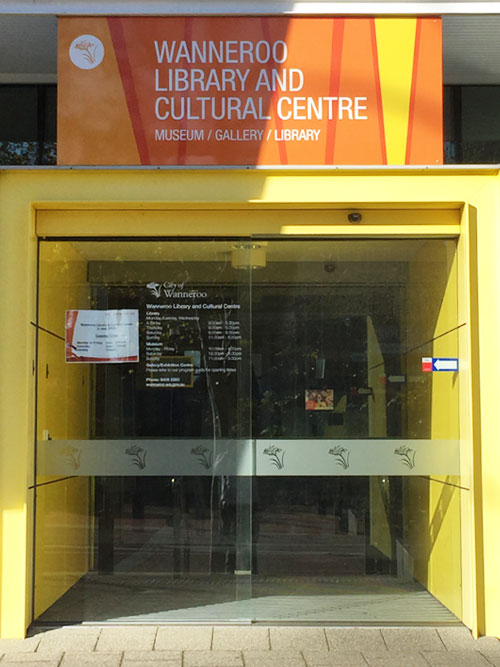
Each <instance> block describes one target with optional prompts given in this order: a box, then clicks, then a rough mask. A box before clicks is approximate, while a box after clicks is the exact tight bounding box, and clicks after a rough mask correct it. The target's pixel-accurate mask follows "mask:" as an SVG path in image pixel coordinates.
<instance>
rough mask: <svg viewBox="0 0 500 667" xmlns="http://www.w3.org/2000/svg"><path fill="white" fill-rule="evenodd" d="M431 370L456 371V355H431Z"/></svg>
mask: <svg viewBox="0 0 500 667" xmlns="http://www.w3.org/2000/svg"><path fill="white" fill-rule="evenodd" d="M432 370H433V371H458V359H457V358H456V357H432Z"/></svg>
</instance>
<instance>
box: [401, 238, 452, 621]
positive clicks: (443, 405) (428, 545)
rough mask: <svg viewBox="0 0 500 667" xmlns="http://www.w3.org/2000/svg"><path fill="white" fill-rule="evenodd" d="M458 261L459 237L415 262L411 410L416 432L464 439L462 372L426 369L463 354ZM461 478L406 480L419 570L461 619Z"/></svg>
mask: <svg viewBox="0 0 500 667" xmlns="http://www.w3.org/2000/svg"><path fill="white" fill-rule="evenodd" d="M457 265H458V262H457V253H456V244H455V242H453V241H448V242H446V243H445V244H443V243H442V242H441V243H437V244H436V243H432V242H427V243H425V244H423V246H422V247H421V249H420V250H419V252H418V254H417V255H416V256H415V258H414V259H413V261H411V262H410V265H409V276H408V286H407V304H408V308H407V329H408V340H407V347H408V349H409V350H412V351H411V352H410V353H409V354H408V355H407V364H408V396H407V413H408V432H409V434H410V435H411V437H414V438H433V439H442V440H458V439H459V438H460V433H459V413H458V410H459V393H458V392H459V383H458V374H455V373H450V372H441V373H438V372H436V373H422V370H421V363H422V357H439V356H442V357H458V356H459V350H458V333H457V327H458V325H459V322H458V319H457V318H458V281H457V278H458V275H457ZM436 337H437V338H436ZM434 338H436V340H433V341H432V339H434ZM426 341H432V342H429V343H427V344H425V343H426ZM414 348H416V349H414ZM409 444H410V445H411V441H409ZM460 481H461V480H460V477H459V476H454V477H452V476H449V477H446V478H445V477H434V478H421V477H416V478H412V477H410V478H408V479H406V480H405V483H406V492H405V497H406V512H405V514H406V516H405V529H406V531H407V534H406V542H407V546H408V549H409V551H410V553H411V555H412V557H413V558H414V565H415V571H414V575H415V577H416V578H417V579H418V580H419V581H420V582H421V583H422V584H423V585H424V586H426V588H428V589H429V591H430V592H431V593H432V594H433V595H435V597H437V598H438V600H440V601H441V602H443V604H445V605H446V606H447V607H448V608H449V609H450V610H451V611H452V612H453V613H454V614H455V615H456V616H458V617H459V618H461V616H462V585H461V583H462V573H461V517H460V491H459V486H460Z"/></svg>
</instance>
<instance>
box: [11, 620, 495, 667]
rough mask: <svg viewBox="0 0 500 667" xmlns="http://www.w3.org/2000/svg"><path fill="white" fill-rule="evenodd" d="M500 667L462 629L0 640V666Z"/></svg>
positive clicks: (60, 632) (123, 630) (76, 629)
mask: <svg viewBox="0 0 500 667" xmlns="http://www.w3.org/2000/svg"><path fill="white" fill-rule="evenodd" d="M22 665H39V666H40V667H87V665H88V666H89V667H93V666H94V665H99V666H101V667H161V666H163V667H362V666H363V667H366V666H368V667H446V666H448V665H450V666H452V667H500V641H499V640H498V639H496V638H494V637H481V638H480V639H477V640H476V639H473V638H472V636H471V634H470V632H469V631H468V630H467V628H464V627H436V628H429V627H422V628H415V627H411V628H410V627H408V628H403V627H397V628H390V627H383V628H371V627H370V628H362V627H353V628H345V627H326V628H323V627H302V626H272V627H265V626H261V625H255V626H235V625H231V626H227V625H226V626H223V625H216V626H208V625H203V626H196V625H162V626H154V625H143V626H138V625H128V626H123V625H122V626H118V625H117V626H111V625H106V626H97V625H95V626H93V625H86V626H71V627H63V628H58V629H51V630H38V629H34V630H32V632H31V636H30V637H29V638H28V639H23V640H17V639H0V667H16V666H17V667H21V666H22Z"/></svg>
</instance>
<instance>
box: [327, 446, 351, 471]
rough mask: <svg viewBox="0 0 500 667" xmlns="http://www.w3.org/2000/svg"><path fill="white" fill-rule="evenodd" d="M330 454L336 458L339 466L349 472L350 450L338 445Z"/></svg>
mask: <svg viewBox="0 0 500 667" xmlns="http://www.w3.org/2000/svg"><path fill="white" fill-rule="evenodd" d="M328 453H329V454H331V455H332V456H334V457H335V460H336V462H337V465H339V466H341V467H342V468H344V470H347V468H348V467H349V456H350V454H351V452H350V450H349V449H347V448H346V447H342V446H341V445H336V446H335V447H334V448H333V449H330V451H329V452H328Z"/></svg>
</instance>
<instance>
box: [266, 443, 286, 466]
mask: <svg viewBox="0 0 500 667" xmlns="http://www.w3.org/2000/svg"><path fill="white" fill-rule="evenodd" d="M263 454H265V455H266V456H268V457H269V459H270V461H271V464H272V465H273V466H275V467H276V468H278V470H282V469H283V468H284V467H285V451H284V450H283V449H281V448H280V447H276V445H271V446H270V447H267V449H264V452H263Z"/></svg>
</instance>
